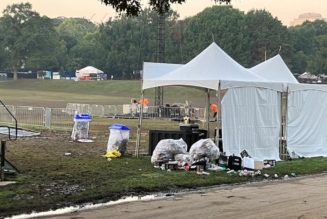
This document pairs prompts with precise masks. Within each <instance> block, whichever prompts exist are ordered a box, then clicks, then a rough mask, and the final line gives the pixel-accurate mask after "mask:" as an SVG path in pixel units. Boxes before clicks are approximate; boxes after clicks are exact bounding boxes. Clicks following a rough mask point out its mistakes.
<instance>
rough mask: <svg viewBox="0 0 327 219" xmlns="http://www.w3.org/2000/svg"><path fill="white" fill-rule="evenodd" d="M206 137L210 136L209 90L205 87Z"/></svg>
mask: <svg viewBox="0 0 327 219" xmlns="http://www.w3.org/2000/svg"><path fill="white" fill-rule="evenodd" d="M206 103H207V118H206V120H207V124H206V125H207V128H206V129H207V137H208V138H210V91H209V89H207V101H206Z"/></svg>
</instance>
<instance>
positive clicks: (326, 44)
mask: <svg viewBox="0 0 327 219" xmlns="http://www.w3.org/2000/svg"><path fill="white" fill-rule="evenodd" d="M316 41H317V49H316V50H315V52H314V53H313V54H312V55H311V56H310V58H309V63H308V70H309V71H310V72H313V73H316V74H323V73H326V72H327V35H321V36H319V37H316Z"/></svg>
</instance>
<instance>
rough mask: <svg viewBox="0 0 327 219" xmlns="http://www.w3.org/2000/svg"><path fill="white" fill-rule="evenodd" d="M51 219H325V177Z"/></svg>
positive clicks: (219, 190)
mask: <svg viewBox="0 0 327 219" xmlns="http://www.w3.org/2000/svg"><path fill="white" fill-rule="evenodd" d="M52 218H53V219H63V218H65V219H67V218H69V219H83V218H87V219H89V218H91V219H92V218H97V219H99V218H119V219H131V218H133V219H135V218H140V219H141V218H142V219H143V218H158V219H161V218H162V219H167V218H187V219H190V218H197V219H198V218H205V219H209V218H242V219H243V218H251V219H252V218H301V219H305V218H327V175H326V174H324V175H318V176H310V177H303V178H295V179H289V180H283V181H278V182H276V181H275V182H260V183H254V184H248V185H242V186H229V187H224V188H211V189H206V190H202V191H197V192H193V193H183V194H176V195H175V196H172V197H168V198H165V199H161V200H156V201H142V202H131V203H125V204H120V205H114V206H111V207H106V208H100V209H93V210H90V211H84V212H75V213H71V214H68V215H63V216H57V217H52Z"/></svg>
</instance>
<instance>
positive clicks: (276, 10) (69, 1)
mask: <svg viewBox="0 0 327 219" xmlns="http://www.w3.org/2000/svg"><path fill="white" fill-rule="evenodd" d="M20 2H22V0H0V10H1V12H2V11H3V9H4V8H5V7H6V6H7V5H10V4H13V3H20ZM23 2H30V3H31V4H32V6H33V9H34V10H35V11H37V12H39V13H40V14H41V15H46V16H48V17H51V18H53V17H59V16H64V17H84V18H87V19H91V20H92V21H95V22H105V21H106V20H107V19H108V18H109V17H114V16H116V13H115V12H114V10H112V8H111V7H110V6H105V5H103V4H101V2H100V0H28V1H23ZM142 2H143V4H146V3H147V2H148V1H147V0H143V1H142ZM212 5H214V1H213V0H186V3H184V4H183V5H174V6H173V9H174V10H177V12H178V13H179V14H180V15H181V18H185V17H187V16H193V15H195V14H197V13H199V12H201V11H202V10H203V9H204V8H206V7H208V6H212ZM232 5H233V7H234V8H238V9H239V10H242V11H245V12H247V11H249V10H251V9H266V10H267V11H269V12H270V13H271V14H272V15H273V16H274V17H278V19H279V20H281V21H282V22H283V23H284V24H285V25H289V24H290V22H291V21H292V20H293V19H294V18H297V17H298V16H299V14H301V13H306V12H316V13H320V14H321V15H322V16H323V17H325V18H326V17H327V0H310V1H308V0H232ZM1 14H2V13H1Z"/></svg>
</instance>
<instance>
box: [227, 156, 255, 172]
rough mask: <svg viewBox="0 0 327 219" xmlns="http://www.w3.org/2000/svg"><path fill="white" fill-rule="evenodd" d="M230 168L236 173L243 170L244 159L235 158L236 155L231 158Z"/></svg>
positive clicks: (229, 159)
mask: <svg viewBox="0 0 327 219" xmlns="http://www.w3.org/2000/svg"><path fill="white" fill-rule="evenodd" d="M249 159H251V158H249ZM228 168H229V169H232V170H235V171H238V170H241V169H242V158H241V157H238V156H235V155H232V156H229V158H228Z"/></svg>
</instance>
